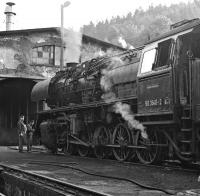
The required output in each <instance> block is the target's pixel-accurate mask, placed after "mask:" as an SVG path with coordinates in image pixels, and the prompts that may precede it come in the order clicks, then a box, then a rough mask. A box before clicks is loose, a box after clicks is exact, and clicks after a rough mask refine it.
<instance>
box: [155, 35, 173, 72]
mask: <svg viewBox="0 0 200 196" xmlns="http://www.w3.org/2000/svg"><path fill="white" fill-rule="evenodd" d="M171 45H172V40H171V39H169V40H166V41H163V42H161V43H159V44H158V54H157V59H156V62H155V64H154V66H153V70H156V69H159V68H161V69H162V68H163V67H164V66H167V65H169V60H170V52H171Z"/></svg>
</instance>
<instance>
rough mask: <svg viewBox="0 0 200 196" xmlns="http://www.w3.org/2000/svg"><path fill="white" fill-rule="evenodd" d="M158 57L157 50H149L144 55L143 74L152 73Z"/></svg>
mask: <svg viewBox="0 0 200 196" xmlns="http://www.w3.org/2000/svg"><path fill="white" fill-rule="evenodd" d="M155 56H156V49H155V48H154V49H152V50H148V51H146V52H145V53H144V54H143V60H142V68H141V73H146V72H150V71H151V70H152V67H153V64H154V61H155Z"/></svg>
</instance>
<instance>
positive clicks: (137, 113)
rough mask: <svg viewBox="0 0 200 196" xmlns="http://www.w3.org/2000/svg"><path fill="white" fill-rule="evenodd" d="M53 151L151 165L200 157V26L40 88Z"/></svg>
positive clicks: (44, 131)
mask: <svg viewBox="0 0 200 196" xmlns="http://www.w3.org/2000/svg"><path fill="white" fill-rule="evenodd" d="M41 99H45V100H46V102H47V104H48V106H49V107H50V109H49V110H45V111H41V112H39V113H38V114H37V129H38V130H40V132H41V138H42V142H43V143H44V144H46V145H47V146H48V147H49V148H51V149H52V150H56V149H57V148H62V149H63V150H64V152H68V153H70V154H72V153H78V154H79V155H80V156H88V155H89V153H91V151H93V152H94V154H95V156H96V157H97V158H105V157H108V156H112V155H114V157H115V158H116V159H117V160H120V161H124V160H126V159H128V158H132V159H133V158H136V157H137V158H138V159H139V161H140V162H142V163H144V164H151V163H153V162H156V161H161V160H162V159H174V158H179V160H181V161H182V162H192V161H196V160H199V158H200V152H199V151H200V20H199V19H193V20H189V21H188V20H185V21H182V22H179V23H176V24H175V25H173V26H172V29H171V30H170V31H169V32H167V33H165V34H164V35H162V36H160V37H158V38H156V39H154V40H151V41H149V42H148V43H147V44H145V46H144V47H141V48H138V49H133V50H128V51H125V52H123V53H121V54H118V55H113V56H104V57H98V58H96V59H92V60H90V61H87V62H84V63H81V64H74V65H73V66H71V68H70V69H69V68H68V69H66V70H64V71H60V72H58V73H57V74H56V76H55V77H53V78H52V79H51V80H47V81H42V82H39V83H37V84H36V85H35V87H34V88H33V90H32V100H34V101H38V100H41Z"/></svg>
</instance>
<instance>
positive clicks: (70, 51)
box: [63, 29, 82, 63]
mask: <svg viewBox="0 0 200 196" xmlns="http://www.w3.org/2000/svg"><path fill="white" fill-rule="evenodd" d="M63 42H64V43H65V51H64V61H65V63H70V62H76V63H78V62H79V58H80V55H81V43H82V33H81V32H77V31H74V30H73V29H68V30H66V31H65V33H64V40H63Z"/></svg>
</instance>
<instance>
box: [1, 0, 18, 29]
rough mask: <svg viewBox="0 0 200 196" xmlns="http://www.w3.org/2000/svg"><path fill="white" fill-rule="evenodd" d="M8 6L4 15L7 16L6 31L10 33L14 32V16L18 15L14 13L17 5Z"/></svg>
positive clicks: (8, 4) (9, 4) (10, 4)
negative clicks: (14, 6)
mask: <svg viewBox="0 0 200 196" xmlns="http://www.w3.org/2000/svg"><path fill="white" fill-rule="evenodd" d="M6 4H7V6H6V9H5V11H4V14H5V15H6V31H10V30H12V25H13V22H12V18H13V16H14V15H16V13H15V12H13V11H12V6H13V5H15V3H13V2H7V3H6Z"/></svg>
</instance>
